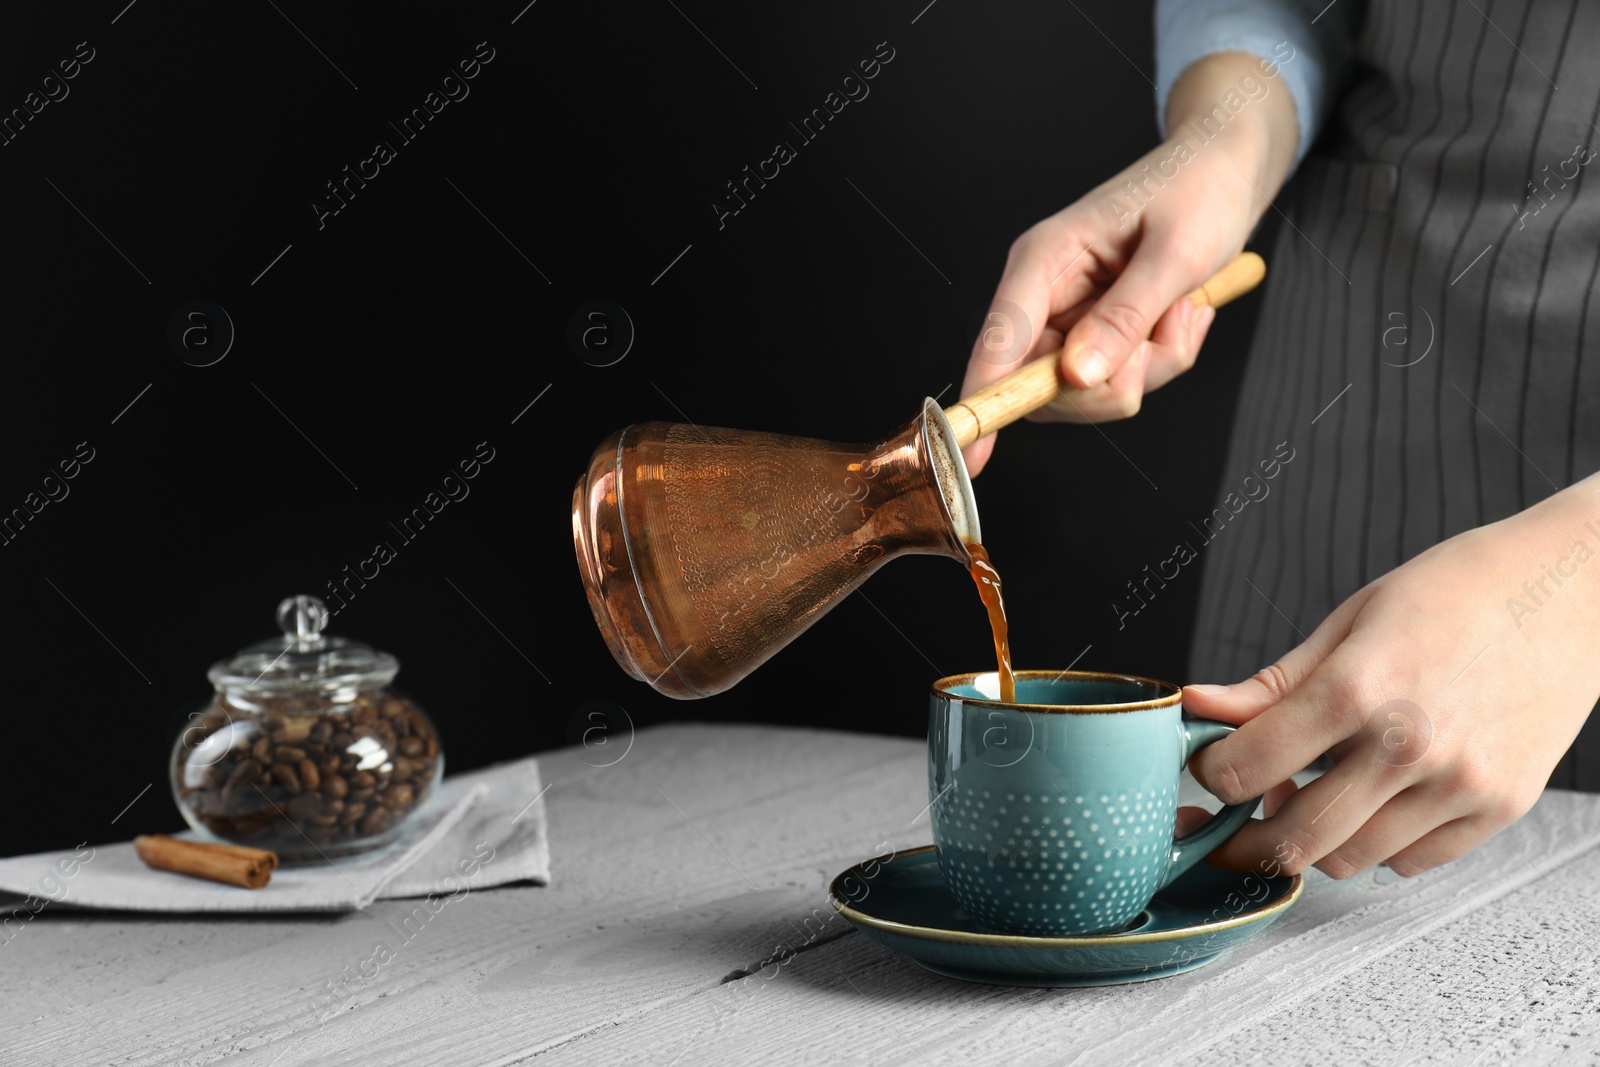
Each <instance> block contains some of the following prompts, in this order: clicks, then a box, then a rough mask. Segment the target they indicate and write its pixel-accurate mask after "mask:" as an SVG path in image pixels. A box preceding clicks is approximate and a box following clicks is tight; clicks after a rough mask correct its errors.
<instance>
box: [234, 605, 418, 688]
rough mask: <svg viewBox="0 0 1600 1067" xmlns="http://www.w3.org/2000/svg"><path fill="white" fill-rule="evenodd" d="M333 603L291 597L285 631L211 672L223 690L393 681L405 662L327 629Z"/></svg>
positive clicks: (284, 610)
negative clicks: (333, 635)
mask: <svg viewBox="0 0 1600 1067" xmlns="http://www.w3.org/2000/svg"><path fill="white" fill-rule="evenodd" d="M327 625H328V607H327V605H326V604H324V603H323V602H322V601H321V600H319V599H318V598H316V597H314V596H292V597H288V598H287V599H285V600H284V601H282V602H281V603H280V604H279V605H278V629H280V630H282V631H283V633H282V634H280V635H279V636H277V637H269V638H267V639H266V640H265V641H258V642H256V643H255V644H253V645H250V646H248V647H246V648H243V649H240V650H239V651H238V652H237V653H235V654H234V656H233V657H232V658H231V659H224V660H218V661H217V662H216V663H214V664H212V667H211V669H210V670H209V671H207V672H206V677H207V678H209V679H211V684H212V685H214V686H215V687H216V688H217V689H219V690H221V689H254V690H270V691H273V692H287V691H291V690H301V691H305V690H312V691H323V690H334V689H344V688H372V687H374V686H383V685H388V684H389V682H390V680H391V679H393V678H394V676H395V672H397V671H398V670H399V669H400V663H399V661H398V660H396V659H395V658H394V657H393V656H391V655H390V654H389V653H387V652H380V651H378V650H377V649H375V648H373V647H372V646H371V645H367V644H363V643H362V642H360V641H351V640H349V639H348V638H344V637H329V636H327V635H325V634H323V632H322V631H323V628H324V627H326V626H327Z"/></svg>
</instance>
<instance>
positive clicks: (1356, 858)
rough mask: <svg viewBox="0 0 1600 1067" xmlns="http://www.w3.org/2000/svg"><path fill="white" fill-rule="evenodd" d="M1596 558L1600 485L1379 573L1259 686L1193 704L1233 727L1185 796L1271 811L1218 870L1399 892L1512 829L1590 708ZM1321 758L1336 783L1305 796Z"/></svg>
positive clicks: (1598, 603)
mask: <svg viewBox="0 0 1600 1067" xmlns="http://www.w3.org/2000/svg"><path fill="white" fill-rule="evenodd" d="M1597 557H1600V475H1596V476H1593V477H1590V478H1588V479H1586V480H1584V481H1582V482H1580V483H1578V484H1577V485H1574V486H1572V487H1571V488H1569V489H1567V490H1564V491H1562V492H1560V493H1557V494H1556V495H1555V496H1552V497H1550V498H1549V499H1547V500H1545V501H1543V502H1541V503H1540V504H1537V505H1535V506H1534V507H1532V508H1529V509H1528V510H1526V511H1524V512H1521V513H1519V514H1517V515H1514V516H1512V517H1510V518H1508V519H1505V520H1502V521H1500V522H1496V523H1492V524H1491V525H1488V526H1484V527H1480V528H1478V529H1474V530H1469V531H1467V532H1466V533H1463V534H1460V535H1459V536H1456V537H1452V538H1450V539H1449V540H1447V541H1444V542H1442V543H1440V544H1438V545H1436V546H1434V547H1433V548H1431V549H1429V550H1428V551H1426V552H1424V553H1422V554H1421V555H1419V556H1417V557H1415V558H1414V559H1412V560H1410V561H1409V562H1407V563H1405V564H1403V565H1402V566H1400V567H1398V568H1396V569H1395V570H1393V571H1391V572H1389V573H1388V574H1386V575H1384V576H1383V577H1381V578H1379V579H1377V580H1376V581H1374V582H1372V583H1371V584H1369V585H1367V586H1366V587H1365V588H1363V589H1361V590H1360V591H1359V592H1357V593H1356V594H1355V595H1354V596H1352V597H1351V598H1350V599H1349V600H1346V601H1345V602H1344V604H1342V605H1341V606H1340V607H1339V608H1338V610H1336V611H1335V612H1334V613H1333V614H1332V615H1330V616H1329V617H1328V618H1327V620H1326V621H1324V622H1323V623H1322V625H1321V626H1319V627H1317V629H1316V631H1315V632H1314V633H1312V634H1311V635H1310V637H1309V638H1306V639H1305V640H1304V642H1303V643H1302V644H1301V645H1300V646H1299V647H1297V648H1295V649H1294V650H1293V651H1292V652H1290V653H1289V654H1288V655H1286V656H1284V657H1283V658H1282V659H1280V660H1279V661H1278V662H1276V663H1274V664H1273V665H1272V666H1270V667H1266V668H1264V669H1263V670H1261V671H1259V672H1258V673H1257V674H1256V675H1255V676H1253V677H1251V678H1249V679H1247V680H1245V681H1243V682H1239V683H1237V684H1235V685H1229V686H1217V685H1191V686H1186V687H1185V688H1184V693H1183V699H1184V707H1185V708H1186V709H1187V710H1188V711H1189V712H1191V713H1192V714H1194V715H1197V716H1199V717H1201V718H1207V719H1219V720H1222V721H1225V722H1230V723H1236V724H1240V728H1239V729H1238V730H1237V731H1236V732H1235V733H1233V734H1232V735H1230V736H1228V737H1226V738H1224V739H1223V740H1221V741H1218V742H1217V743H1215V744H1213V745H1211V746H1209V747H1207V748H1205V749H1203V750H1202V751H1201V752H1200V753H1199V754H1198V755H1196V756H1195V757H1194V759H1193V761H1192V763H1191V767H1192V769H1193V771H1194V774H1195V777H1196V778H1198V779H1199V780H1200V782H1201V784H1203V785H1205V786H1206V787H1207V788H1208V789H1209V790H1211V792H1213V793H1214V794H1216V796H1217V797H1219V798H1220V799H1222V800H1223V801H1224V802H1226V803H1238V802H1241V801H1245V800H1248V799H1249V798H1250V797H1253V796H1258V795H1263V794H1264V795H1265V796H1266V803H1265V810H1266V815H1267V818H1265V819H1258V820H1251V822H1250V823H1249V824H1248V825H1246V826H1245V828H1244V829H1242V830H1240V831H1239V832H1238V833H1237V834H1235V835H1234V836H1233V838H1232V839H1231V840H1229V841H1228V842H1227V843H1226V844H1224V845H1223V846H1222V847H1221V848H1219V849H1217V850H1216V851H1215V852H1213V853H1212V854H1211V856H1210V859H1211V861H1212V862H1213V863H1214V864H1216V865H1217V866H1219V867H1225V868H1232V869H1237V870H1260V869H1266V870H1268V871H1269V873H1280V872H1281V873H1286V874H1295V873H1298V872H1300V871H1302V870H1304V869H1306V868H1307V867H1310V866H1313V865H1314V866H1316V867H1318V868H1319V869H1321V870H1322V871H1323V872H1324V873H1326V874H1328V875H1331V876H1332V877H1334V878H1347V877H1349V876H1351V875H1353V874H1356V873H1357V872H1359V871H1362V870H1365V869H1366V868H1368V867H1371V866H1373V865H1375V864H1377V863H1379V862H1382V861H1385V860H1387V861H1388V863H1389V866H1390V867H1391V868H1392V869H1393V870H1394V871H1395V872H1396V873H1398V874H1400V875H1403V876H1408V877H1409V876H1411V875H1415V874H1419V873H1421V872H1422V871H1425V870H1428V869H1429V868H1431V867H1436V866H1438V865H1439V864H1441V863H1447V862H1449V861H1450V860H1453V859H1455V858H1456V857H1458V856H1461V855H1463V854H1464V853H1466V852H1468V851H1470V850H1472V849H1473V848H1476V847H1477V846H1478V845H1480V844H1482V843H1483V842H1484V841H1486V840H1488V839H1489V838H1490V837H1492V836H1494V835H1495V834H1497V833H1499V832H1500V831H1501V830H1504V829H1505V828H1506V827H1507V826H1509V825H1510V824H1511V823H1513V822H1515V821H1516V820H1517V819H1519V818H1521V817H1522V815H1523V813H1525V812H1526V811H1527V810H1528V809H1529V808H1530V807H1532V806H1533V804H1534V802H1535V801H1536V800H1538V799H1539V794H1540V793H1541V791H1542V790H1543V789H1544V786H1545V783H1546V781H1547V780H1548V779H1549V776H1550V772H1551V770H1552V769H1553V768H1554V767H1555V765H1556V763H1557V762H1558V761H1559V760H1560V759H1561V757H1562V755H1563V753H1565V752H1566V750H1567V748H1568V746H1569V745H1571V743H1572V740H1573V738H1574V737H1576V736H1577V734H1578V730H1579V729H1580V728H1581V727H1582V725H1583V722H1584V719H1585V718H1586V717H1587V716H1588V714H1589V712H1590V709H1592V708H1593V707H1594V705H1595V701H1596V698H1597V697H1600V562H1596V558H1597ZM1324 752H1326V753H1328V754H1329V755H1330V756H1331V757H1332V758H1333V759H1334V761H1335V766H1334V767H1333V769H1332V770H1330V771H1328V772H1327V773H1325V774H1323V775H1322V776H1321V777H1319V778H1318V779H1316V780H1315V781H1314V782H1312V783H1310V784H1309V785H1307V786H1306V787H1304V788H1303V789H1297V788H1296V787H1295V784H1294V782H1293V780H1292V779H1291V777H1290V776H1291V775H1293V774H1294V773H1295V772H1296V771H1299V770H1302V769H1303V768H1305V767H1306V766H1307V765H1308V764H1310V763H1311V762H1312V761H1313V760H1314V759H1316V758H1317V757H1318V756H1320V755H1322V754H1323V753H1324ZM1199 818H1200V815H1199V812H1198V811H1197V810H1196V809H1185V810H1184V817H1183V819H1182V820H1181V822H1180V825H1181V826H1184V827H1188V826H1191V825H1192V824H1193V823H1194V822H1195V821H1196V820H1198V819H1199Z"/></svg>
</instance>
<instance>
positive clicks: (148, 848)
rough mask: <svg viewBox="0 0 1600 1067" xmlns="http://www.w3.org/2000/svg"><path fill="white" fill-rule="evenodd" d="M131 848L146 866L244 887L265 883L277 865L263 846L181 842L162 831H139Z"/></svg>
mask: <svg viewBox="0 0 1600 1067" xmlns="http://www.w3.org/2000/svg"><path fill="white" fill-rule="evenodd" d="M133 850H134V852H136V853H138V855H139V858H140V859H141V860H143V861H144V862H145V865H146V866H149V867H154V868H156V869H158V870H163V871H172V872H173V873H174V874H186V875H188V876H190V877H191V878H208V879H210V880H211V881H213V882H225V883H227V884H228V885H236V886H239V887H241V888H244V889H260V888H261V887H262V886H264V885H266V884H267V883H268V882H269V881H271V879H272V871H273V869H274V868H276V867H277V866H278V856H277V853H275V852H268V851H266V850H265V849H259V848H245V847H244V846H242V845H212V844H202V843H200V842H198V841H182V840H179V839H178V838H176V837H168V836H167V835H166V834H140V835H139V836H138V837H135V838H134V839H133Z"/></svg>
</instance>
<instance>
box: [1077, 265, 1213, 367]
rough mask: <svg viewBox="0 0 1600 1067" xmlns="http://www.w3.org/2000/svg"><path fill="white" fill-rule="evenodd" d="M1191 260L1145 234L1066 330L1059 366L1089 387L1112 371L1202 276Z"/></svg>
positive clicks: (1120, 364)
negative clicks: (1097, 296)
mask: <svg viewBox="0 0 1600 1067" xmlns="http://www.w3.org/2000/svg"><path fill="white" fill-rule="evenodd" d="M1192 263H1193V259H1192V257H1190V256H1187V255H1180V254H1177V253H1176V252H1175V251H1174V250H1173V248H1172V242H1171V241H1161V240H1158V239H1156V238H1154V237H1152V236H1150V235H1149V234H1146V235H1145V238H1144V240H1142V241H1141V242H1140V243H1139V247H1138V249H1137V250H1136V251H1135V252H1134V254H1133V259H1132V260H1131V261H1129V263H1128V265H1127V267H1125V268H1124V269H1123V270H1122V273H1121V274H1119V275H1118V276H1117V279H1116V281H1114V282H1112V283H1111V287H1110V288H1109V289H1107V290H1106V291H1105V293H1104V295H1102V296H1101V297H1100V299H1098V300H1096V301H1095V302H1094V305H1093V306H1092V307H1090V308H1089V311H1088V313H1087V314H1085V315H1084V316H1083V317H1082V318H1081V319H1079V320H1078V321H1077V323H1076V324H1074V325H1073V327H1072V329H1071V330H1070V331H1068V333H1067V338H1066V344H1065V345H1064V346H1063V347H1062V357H1061V371H1062V374H1063V375H1064V376H1065V377H1066V379H1067V381H1068V382H1069V383H1071V384H1072V385H1073V386H1074V387H1075V388H1079V389H1088V388H1091V387H1093V386H1096V385H1099V384H1100V383H1101V382H1103V381H1106V380H1107V379H1108V378H1110V377H1111V376H1112V375H1114V374H1115V373H1116V372H1117V370H1118V368H1120V367H1121V366H1122V365H1123V364H1124V363H1126V362H1127V361H1128V358H1129V357H1130V356H1131V355H1132V354H1133V351H1134V349H1135V348H1137V347H1138V345H1139V343H1140V342H1141V341H1143V340H1145V339H1146V338H1147V337H1149V336H1150V332H1151V331H1152V330H1154V329H1155V325H1156V322H1157V321H1158V320H1160V318H1161V316H1162V315H1164V314H1166V311H1167V309H1168V308H1170V307H1171V306H1172V305H1173V304H1174V303H1176V302H1177V301H1178V299H1179V298H1180V297H1182V296H1184V295H1185V294H1187V293H1188V292H1189V291H1190V290H1191V289H1193V288H1194V287H1195V286H1197V285H1199V284H1200V283H1201V282H1203V281H1205V275H1204V274H1203V273H1201V272H1199V271H1197V270H1196V269H1195V268H1194V267H1193V266H1192Z"/></svg>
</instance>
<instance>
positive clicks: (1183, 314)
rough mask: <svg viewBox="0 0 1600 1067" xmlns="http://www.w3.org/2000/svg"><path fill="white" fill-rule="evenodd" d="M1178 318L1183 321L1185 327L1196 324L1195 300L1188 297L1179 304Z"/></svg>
mask: <svg viewBox="0 0 1600 1067" xmlns="http://www.w3.org/2000/svg"><path fill="white" fill-rule="evenodd" d="M1178 317H1179V318H1181V319H1182V320H1183V324H1184V325H1185V326H1188V325H1190V324H1191V323H1193V322H1194V301H1193V300H1190V299H1189V298H1188V297H1184V298H1183V300H1182V301H1180V302H1179V304H1178Z"/></svg>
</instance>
